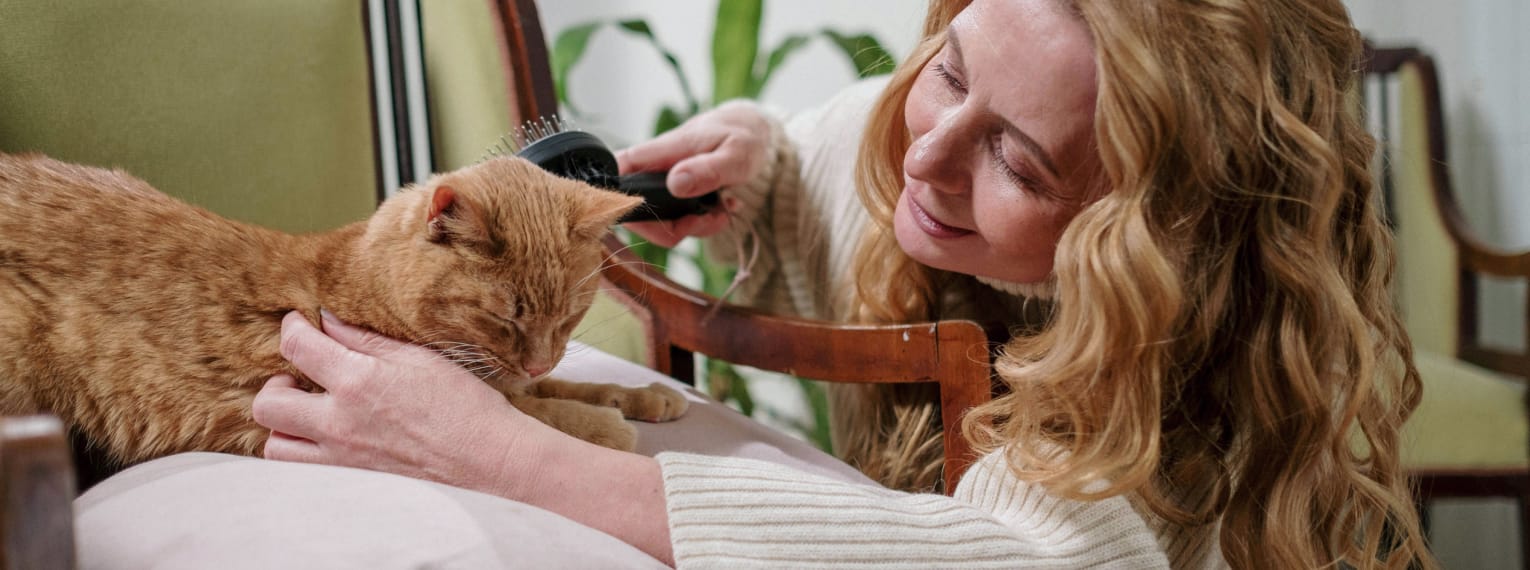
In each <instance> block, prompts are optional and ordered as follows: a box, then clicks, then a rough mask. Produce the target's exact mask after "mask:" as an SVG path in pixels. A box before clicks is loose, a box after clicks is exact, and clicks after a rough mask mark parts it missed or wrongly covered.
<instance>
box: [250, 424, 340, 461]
mask: <svg viewBox="0 0 1530 570" xmlns="http://www.w3.org/2000/svg"><path fill="white" fill-rule="evenodd" d="M261 454H262V455H264V456H265V458H266V459H272V460H276V461H295V462H298V463H331V462H330V461H328V460H327V459H326V456H325V454H324V450H323V449H322V448H320V447H319V444H317V443H314V442H312V441H309V440H306V439H303V438H299V437H293V436H291V435H288V434H285V433H282V432H279V431H273V432H271V436H270V437H268V438H266V447H265V449H264V450H263V451H262V453H261Z"/></svg>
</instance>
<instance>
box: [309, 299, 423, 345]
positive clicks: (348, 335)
mask: <svg viewBox="0 0 1530 570" xmlns="http://www.w3.org/2000/svg"><path fill="white" fill-rule="evenodd" d="M319 314H320V315H321V316H322V318H323V319H324V334H326V335H329V337H330V338H332V339H335V341H336V342H339V343H340V344H341V345H343V346H345V347H346V348H349V349H351V350H353V351H355V352H359V353H361V354H367V355H371V356H378V357H382V356H387V355H390V354H396V353H398V352H401V351H408V350H415V349H418V350H424V349H422V348H419V347H417V346H415V345H412V344H409V343H407V342H403V341H399V340H394V339H392V338H388V337H387V336H384V335H381V334H378V333H376V332H373V331H369V330H366V329H363V328H361V327H357V326H353V325H349V324H346V323H345V322H343V321H341V320H340V317H337V316H335V314H334V313H331V312H329V311H328V310H326V309H320V310H319Z"/></svg>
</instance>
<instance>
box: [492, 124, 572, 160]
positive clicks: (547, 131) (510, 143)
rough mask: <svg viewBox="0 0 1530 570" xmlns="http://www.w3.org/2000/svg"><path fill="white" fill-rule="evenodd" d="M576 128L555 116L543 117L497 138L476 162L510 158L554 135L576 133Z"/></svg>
mask: <svg viewBox="0 0 1530 570" xmlns="http://www.w3.org/2000/svg"><path fill="white" fill-rule="evenodd" d="M577 130H579V128H578V127H576V126H574V124H573V122H571V121H566V120H564V119H561V118H559V117H558V116H557V115H552V116H543V117H538V118H536V119H532V120H529V121H526V122H524V123H521V126H519V127H516V128H514V129H512V130H511V131H510V132H508V133H505V134H502V135H500V136H499V142H496V143H494V144H493V145H490V146H489V148H488V149H486V150H484V154H483V156H481V157H479V158H478V162H483V161H485V160H488V159H491V158H494V157H496V156H510V155H515V154H518V153H520V152H521V150H522V149H524V148H526V147H528V146H530V145H531V144H532V143H535V142H537V141H539V140H542V139H545V138H547V137H550V136H553V135H556V134H558V133H561V132H564V131H577Z"/></svg>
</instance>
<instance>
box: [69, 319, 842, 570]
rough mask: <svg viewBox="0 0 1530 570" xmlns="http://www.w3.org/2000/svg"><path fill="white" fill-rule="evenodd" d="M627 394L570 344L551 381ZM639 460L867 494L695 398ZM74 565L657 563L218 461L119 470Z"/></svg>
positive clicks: (571, 530)
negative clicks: (698, 461) (791, 476)
mask: <svg viewBox="0 0 1530 570" xmlns="http://www.w3.org/2000/svg"><path fill="white" fill-rule="evenodd" d="M554 373H555V374H556V375H557V376H559V377H561V378H566V379H569V380H605V381H611V382H616V383H620V384H627V385H646V384H648V383H650V382H654V381H664V382H667V383H669V384H670V385H671V386H675V387H680V384H679V383H677V382H674V381H673V380H670V379H668V378H664V377H662V376H660V375H659V374H657V373H655V372H653V371H651V370H648V369H645V368H642V367H640V366H637V365H635V364H631V363H628V362H626V361H624V360H621V359H619V358H616V357H614V356H611V355H608V354H605V353H601V352H598V351H596V350H594V349H591V348H589V347H587V346H584V345H578V344H576V345H573V346H571V347H570V350H569V357H568V358H566V359H565V361H564V362H563V363H562V364H560V365H559V366H558V369H557V370H556V371H555V372H554ZM689 395H690V397H691V402H692V407H691V409H690V411H689V412H688V413H687V414H686V415H685V416H684V417H682V418H681V419H679V420H677V421H675V422H671V423H666V424H646V423H638V424H637V426H638V430H639V448H640V449H639V450H638V451H639V452H640V453H644V454H647V455H653V454H656V453H658V452H660V451H665V450H677V451H689V452H696V453H705V454H710V455H724V456H736V457H750V458H755V459H763V460H766V461H773V462H776V463H781V464H785V465H788V466H791V467H794V468H797V469H799V470H803V471H807V472H810V473H815V474H818V475H822V476H828V477H832V478H835V479H839V480H844V481H852V482H858V483H865V484H868V485H869V484H871V482H870V481H869V480H867V479H866V478H865V477H864V476H862V475H861V474H860V473H859V472H858V471H856V470H855V469H853V468H851V467H849V466H847V465H845V464H844V463H841V462H839V461H838V460H836V459H834V458H832V457H830V456H828V455H825V454H823V453H821V452H819V451H817V450H816V449H814V448H812V447H811V446H809V445H807V444H805V443H803V442H801V441H798V440H795V439H792V438H791V437H788V436H786V435H783V434H781V433H780V432H777V431H775V430H772V429H770V428H768V427H765V426H763V425H760V424H758V423H755V422H754V421H752V420H749V419H748V418H746V417H744V416H743V415H741V414H739V413H737V412H735V411H733V410H732V409H729V408H727V407H726V406H723V405H721V404H718V403H716V402H712V401H709V400H707V399H705V398H704V397H702V396H701V395H700V394H699V393H697V392H694V391H691V392H689ZM75 511H76V529H77V535H78V536H77V540H78V543H79V549H80V561H81V567H82V568H220V569H234V568H379V569H380V568H421V567H429V568H506V567H514V568H650V567H662V565H660V564H659V563H658V562H657V561H656V560H654V559H653V558H650V557H649V556H647V555H645V554H643V553H642V552H640V551H638V550H636V549H634V548H632V547H631V546H628V545H627V544H625V543H623V542H621V541H619V540H617V539H615V538H612V537H610V536H608V535H606V534H604V533H601V532H599V531H596V530H594V529H591V528H588V527H584V526H582V525H579V524H577V523H574V522H572V521H569V520H567V519H564V518H563V517H561V516H558V515H555V514H552V513H549V512H546V511H543V510H541V509H537V508H534V507H530V506H527V505H523V504H520V503H515V502H512V501H508V500H505V499H501V498H499V497H493V496H489V495H483V494H480V493H475V492H472V491H466V490H462V489H456V488H452V487H449V486H445V485H439V484H435V483H430V482H425V481H418V480H414V479H409V478H405V477H398V476H394V475H388V474H383V473H374V472H369V471H360V470H354V469H344V468H337V467H326V466H317V465H303V464H294V463H280V462H275V461H265V460H261V459H251V458H243V457H234V456H229V455H216V454H203V453H198V454H183V455H177V456H171V457H167V458H164V459H160V460H156V461H151V462H149V463H145V464H142V465H139V466H137V467H134V468H132V469H129V470H127V471H124V472H122V473H120V474H118V475H116V476H114V477H112V478H110V479H108V480H106V481H104V482H102V483H101V484H99V485H97V486H95V487H93V488H91V489H90V491H89V492H87V493H85V494H84V495H83V496H81V497H80V498H79V499H78V500H77V501H76V502H75Z"/></svg>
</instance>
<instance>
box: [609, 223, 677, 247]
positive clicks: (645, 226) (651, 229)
mask: <svg viewBox="0 0 1530 570" xmlns="http://www.w3.org/2000/svg"><path fill="white" fill-rule="evenodd" d="M622 227H625V228H627V229H629V230H632V233H635V234H637V235H640V236H643V239H646V240H648V241H649V242H650V243H653V244H654V245H657V246H659V247H666V248H668V247H675V244H678V243H680V240H682V239H685V234H682V233H678V232H676V231H675V223H674V222H627V223H625V224H622Z"/></svg>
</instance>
